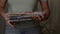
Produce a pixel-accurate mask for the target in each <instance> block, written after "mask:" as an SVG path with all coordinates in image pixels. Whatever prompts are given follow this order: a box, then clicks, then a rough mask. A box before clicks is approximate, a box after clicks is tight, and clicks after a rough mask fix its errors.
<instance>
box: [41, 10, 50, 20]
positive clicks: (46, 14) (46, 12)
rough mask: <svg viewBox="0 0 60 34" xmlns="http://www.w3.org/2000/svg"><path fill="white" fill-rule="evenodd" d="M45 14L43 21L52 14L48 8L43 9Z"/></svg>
mask: <svg viewBox="0 0 60 34" xmlns="http://www.w3.org/2000/svg"><path fill="white" fill-rule="evenodd" d="M43 16H44V18H42V20H41V21H45V20H47V19H48V18H49V16H50V11H48V10H45V11H43Z"/></svg>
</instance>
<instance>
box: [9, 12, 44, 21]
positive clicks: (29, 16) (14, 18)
mask: <svg viewBox="0 0 60 34" xmlns="http://www.w3.org/2000/svg"><path fill="white" fill-rule="evenodd" d="M43 14H44V13H42V12H33V13H20V15H10V16H9V20H10V21H26V20H32V16H41V17H42V18H43V17H44V16H43Z"/></svg>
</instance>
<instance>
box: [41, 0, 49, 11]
mask: <svg viewBox="0 0 60 34" xmlns="http://www.w3.org/2000/svg"><path fill="white" fill-rule="evenodd" d="M40 4H41V8H42V11H49V6H48V1H47V0H45V1H43V0H41V1H40Z"/></svg>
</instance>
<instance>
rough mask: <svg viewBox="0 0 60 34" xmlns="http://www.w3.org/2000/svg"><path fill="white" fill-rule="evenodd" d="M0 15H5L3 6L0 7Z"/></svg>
mask: <svg viewBox="0 0 60 34" xmlns="http://www.w3.org/2000/svg"><path fill="white" fill-rule="evenodd" d="M0 16H1V17H2V18H4V19H5V18H6V17H7V16H6V13H5V10H4V9H3V8H0Z"/></svg>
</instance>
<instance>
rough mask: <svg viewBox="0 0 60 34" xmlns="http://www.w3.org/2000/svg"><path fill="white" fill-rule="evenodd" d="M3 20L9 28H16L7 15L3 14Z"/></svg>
mask: <svg viewBox="0 0 60 34" xmlns="http://www.w3.org/2000/svg"><path fill="white" fill-rule="evenodd" d="M3 18H4V20H5V22H6V23H7V24H8V25H9V26H11V27H12V28H15V26H14V25H12V24H11V23H10V20H9V15H8V14H7V13H3Z"/></svg>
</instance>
